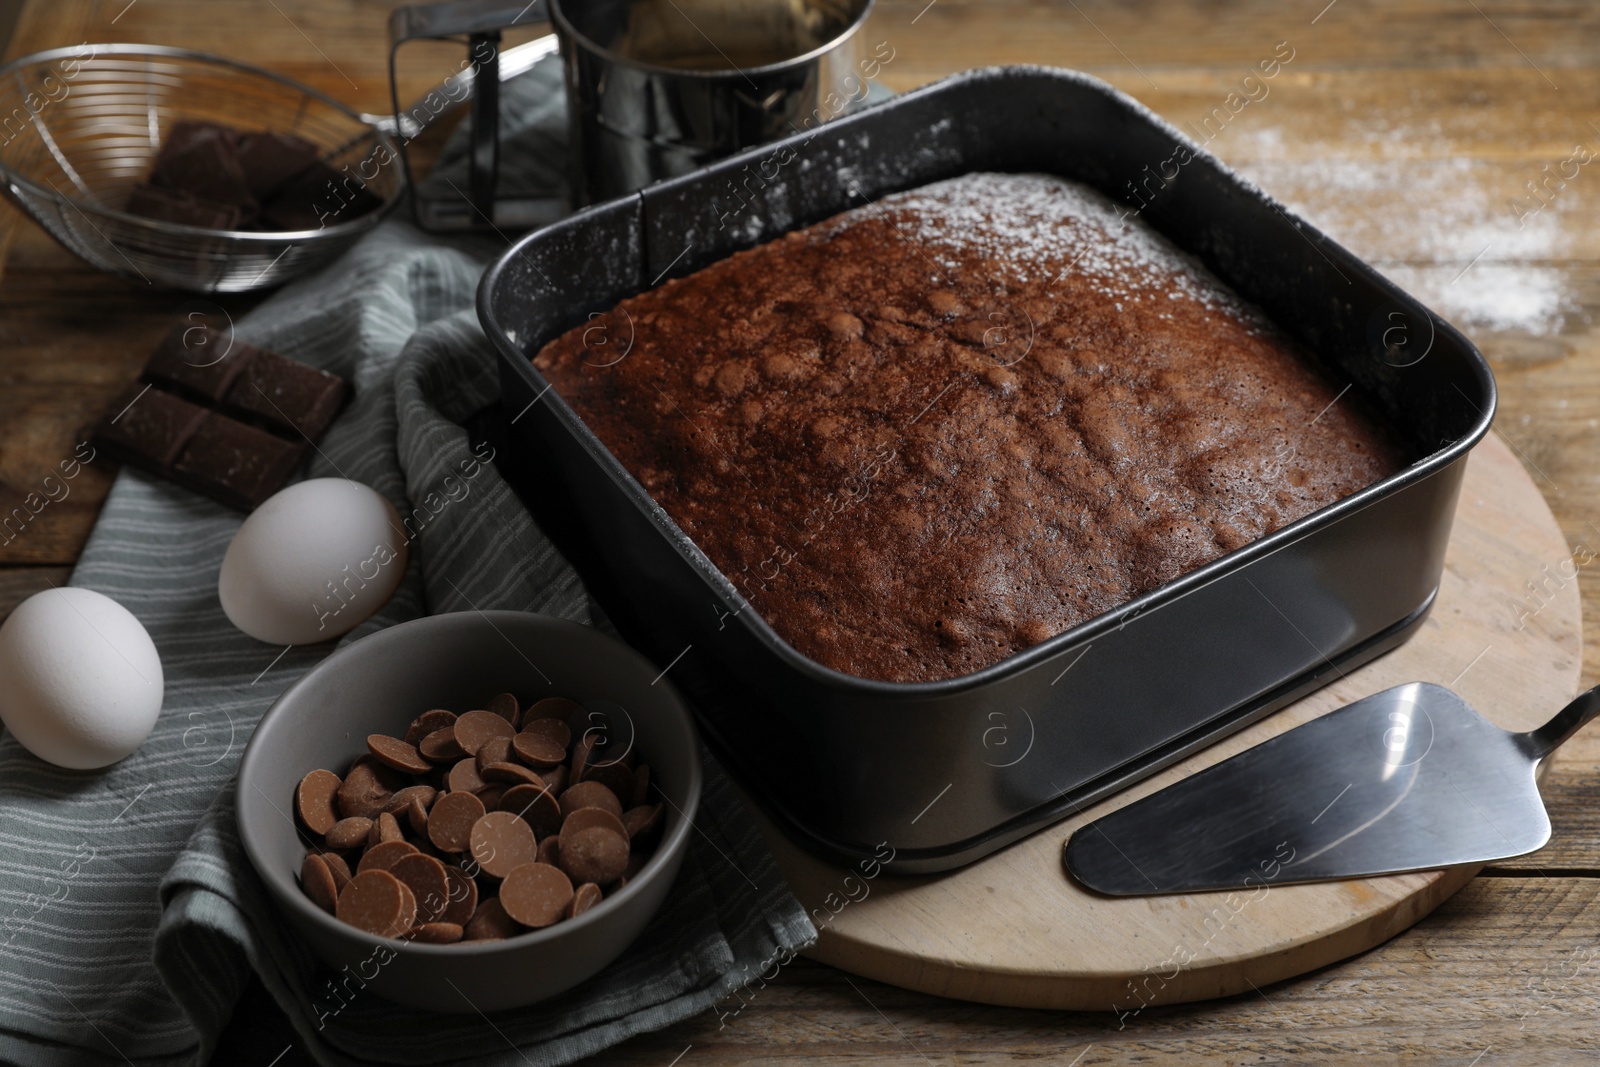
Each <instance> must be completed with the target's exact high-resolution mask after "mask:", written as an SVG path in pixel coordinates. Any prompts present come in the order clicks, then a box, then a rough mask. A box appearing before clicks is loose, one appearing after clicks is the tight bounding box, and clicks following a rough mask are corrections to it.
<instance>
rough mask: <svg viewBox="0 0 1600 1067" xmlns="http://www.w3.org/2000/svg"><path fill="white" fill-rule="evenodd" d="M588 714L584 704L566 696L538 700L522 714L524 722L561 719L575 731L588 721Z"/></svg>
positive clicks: (579, 729)
mask: <svg viewBox="0 0 1600 1067" xmlns="http://www.w3.org/2000/svg"><path fill="white" fill-rule="evenodd" d="M587 714H588V712H586V711H585V710H584V707H583V705H582V704H580V703H578V702H577V701H576V700H568V699H567V698H566V697H545V698H544V699H543V700H540V701H537V702H536V703H534V705H533V706H532V707H530V708H529V709H528V710H527V711H526V712H525V713H524V714H523V716H522V721H523V722H532V721H534V720H537V719H560V720H561V721H562V722H564V723H566V724H567V726H568V727H569V728H570V729H571V730H572V731H573V732H574V733H576V732H578V731H581V730H582V729H583V728H584V726H585V725H587V721H586V720H585V718H584V717H585V716H586V715H587Z"/></svg>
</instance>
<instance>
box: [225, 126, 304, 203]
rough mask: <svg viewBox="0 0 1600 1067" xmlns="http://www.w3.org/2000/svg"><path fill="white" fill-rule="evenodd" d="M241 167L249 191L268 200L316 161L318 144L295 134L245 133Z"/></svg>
mask: <svg viewBox="0 0 1600 1067" xmlns="http://www.w3.org/2000/svg"><path fill="white" fill-rule="evenodd" d="M238 143H239V166H240V168H241V169H242V170H243V171H244V177H245V181H247V182H249V183H250V192H251V194H252V195H253V196H254V197H255V198H256V199H257V200H261V201H265V200H267V199H269V198H270V197H271V196H272V195H273V194H274V193H276V192H277V191H278V189H279V188H280V187H281V186H283V185H284V184H285V183H286V182H288V181H289V180H290V179H291V178H293V177H294V176H295V175H297V174H299V173H300V172H301V171H304V170H305V169H306V168H307V167H309V166H311V164H313V163H315V162H316V161H317V157H318V156H319V155H320V154H321V153H320V152H318V150H317V146H316V145H314V144H312V143H311V142H310V141H307V140H306V139H305V138H303V137H296V136H295V135H294V134H292V133H267V132H261V133H242V134H240V135H239V142H238Z"/></svg>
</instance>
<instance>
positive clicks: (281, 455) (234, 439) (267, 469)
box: [172, 411, 311, 509]
mask: <svg viewBox="0 0 1600 1067" xmlns="http://www.w3.org/2000/svg"><path fill="white" fill-rule="evenodd" d="M310 447H311V446H310V444H309V443H308V442H306V441H286V440H284V439H283V438H281V437H278V436H277V435H275V434H270V433H268V432H266V431H265V430H258V429H256V428H255V427H254V426H248V425H246V424H245V423H242V422H240V421H239V420H237V419H230V418H228V416H226V415H222V414H219V413H217V412H214V411H213V412H209V413H208V414H207V415H206V418H205V421H204V422H202V423H201V424H200V427H199V429H197V430H196V431H195V432H194V434H193V435H192V436H191V437H190V438H189V442H188V445H187V446H186V447H185V448H184V450H183V454H182V455H180V456H179V457H178V460H177V462H176V463H174V464H173V467H172V469H173V472H174V473H175V474H176V475H178V476H179V478H180V480H182V481H185V482H188V483H190V484H191V485H193V486H194V487H195V488H198V489H201V490H203V491H204V492H206V493H209V494H210V495H211V496H213V497H215V498H216V499H218V500H220V501H222V502H223V503H224V504H231V505H233V506H234V507H240V508H245V509H249V508H254V507H256V506H257V505H259V504H260V503H261V502H262V501H263V500H266V499H267V497H269V496H271V495H272V494H273V493H275V492H277V491H278V489H279V487H281V486H282V485H283V483H284V481H285V480H286V479H287V478H288V477H289V475H290V474H293V473H294V469H295V468H296V467H297V466H299V465H300V461H301V460H302V459H304V458H305V455H306V452H307V450H308V449H310Z"/></svg>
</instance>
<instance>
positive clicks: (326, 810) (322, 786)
mask: <svg viewBox="0 0 1600 1067" xmlns="http://www.w3.org/2000/svg"><path fill="white" fill-rule="evenodd" d="M343 784H344V783H343V782H342V781H341V780H340V778H339V776H338V775H337V774H334V773H333V772H332V771H312V772H311V773H310V774H308V775H306V776H305V777H304V778H302V779H300V784H299V785H298V786H296V787H295V791H294V810H295V813H296V814H298V815H299V816H300V821H301V822H303V823H305V827H306V829H307V830H310V831H311V832H312V833H314V834H325V833H327V832H328V831H329V830H331V829H333V824H334V823H336V822H338V821H339V812H338V809H336V808H335V807H334V797H335V796H337V795H338V793H339V787H340V786H342V785H343Z"/></svg>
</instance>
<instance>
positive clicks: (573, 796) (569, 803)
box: [561, 782, 622, 819]
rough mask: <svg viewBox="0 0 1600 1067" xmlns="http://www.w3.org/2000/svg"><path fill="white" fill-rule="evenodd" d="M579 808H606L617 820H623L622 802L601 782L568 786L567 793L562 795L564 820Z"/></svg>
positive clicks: (562, 815)
mask: <svg viewBox="0 0 1600 1067" xmlns="http://www.w3.org/2000/svg"><path fill="white" fill-rule="evenodd" d="M579 808H605V809H606V810H607V811H609V812H610V813H611V814H613V815H615V816H616V817H617V818H619V819H620V818H622V801H620V800H618V799H617V794H615V793H613V792H612V791H611V790H610V789H607V788H606V787H605V786H603V785H601V784H600V783H599V782H579V783H578V784H577V785H570V786H568V787H567V790H566V792H564V793H562V794H561V817H562V818H563V819H565V818H566V817H567V816H568V815H571V814H572V813H573V812H575V811H577V810H578V809H579Z"/></svg>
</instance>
